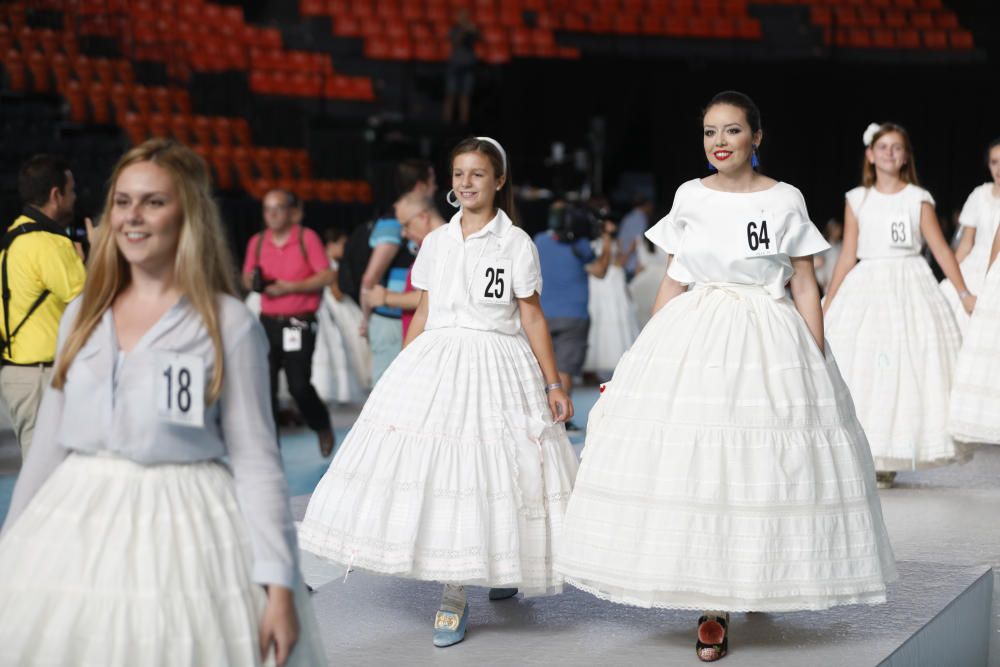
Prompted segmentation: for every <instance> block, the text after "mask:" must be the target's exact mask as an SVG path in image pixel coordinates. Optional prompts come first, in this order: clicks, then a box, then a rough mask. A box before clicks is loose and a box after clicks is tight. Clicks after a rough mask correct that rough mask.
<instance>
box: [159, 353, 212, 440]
mask: <svg viewBox="0 0 1000 667" xmlns="http://www.w3.org/2000/svg"><path fill="white" fill-rule="evenodd" d="M153 372H154V374H155V378H154V379H155V380H156V415H157V417H159V419H160V421H164V422H170V423H171V424H179V425H181V426H195V427H199V426H204V424H205V363H204V361H202V358H201V357H199V356H198V355H196V354H181V353H179V352H157V353H156V355H155V363H154V365H153Z"/></svg>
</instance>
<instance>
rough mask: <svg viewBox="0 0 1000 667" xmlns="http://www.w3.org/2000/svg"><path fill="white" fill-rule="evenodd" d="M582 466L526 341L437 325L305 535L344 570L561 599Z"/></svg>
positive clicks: (405, 355) (333, 467)
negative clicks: (555, 561) (561, 557)
mask: <svg viewBox="0 0 1000 667" xmlns="http://www.w3.org/2000/svg"><path fill="white" fill-rule="evenodd" d="M577 465H578V463H577V459H576V455H575V453H574V452H573V449H572V447H571V445H570V443H569V440H568V438H567V437H566V432H565V429H564V428H563V426H562V425H561V424H553V423H552V419H551V414H550V412H549V408H548V404H547V401H546V398H545V394H544V391H543V381H542V375H541V371H540V370H539V368H538V362H537V361H536V360H535V357H534V355H533V354H532V352H531V349H530V347H529V346H528V343H527V341H526V340H525V338H524V337H523V336H520V335H518V336H506V335H501V334H497V333H493V332H485V331H474V330H470V329H460V328H447V329H432V330H429V331H425V332H423V333H422V334H421V335H420V336H418V337H417V338H416V339H414V341H413V342H412V343H411V344H410V345H408V346H407V347H406V349H404V350H403V351H402V352H401V353H400V354H399V356H397V357H396V359H395V360H394V361H393V362H392V365H391V366H390V367H389V369H388V370H387V371H386V372H385V374H384V375H383V376H382V378H381V379H380V380H379V382H378V383H377V385H376V386H375V389H374V390H373V391H372V393H371V396H370V397H369V399H368V401H367V403H365V406H364V409H363V410H362V412H361V414H360V416H359V417H358V419H357V421H356V422H355V424H354V427H353V428H352V429H351V431H350V433H349V434H348V435H347V438H346V439H345V440H344V442H343V444H342V445H341V447H340V449H339V451H338V452H337V455H336V456H335V457H334V460H333V462H332V463H331V464H330V467H329V469H328V470H327V472H326V474H325V475H324V476H323V479H322V480H320V483H319V485H318V486H317V487H316V490H315V491H314V492H313V495H312V498H311V499H310V501H309V506H308V507H307V509H306V515H305V518H304V519H303V521H302V524H301V525H300V527H299V540H300V542H301V544H302V548H303V550H304V551H308V552H310V553H312V554H315V555H316V556H319V557H321V558H323V559H326V560H328V561H332V562H334V563H336V564H339V565H342V566H347V567H354V568H362V569H365V570H369V571H372V572H377V573H382V574H391V575H396V576H400V577H409V578H414V579H424V580H435V581H442V582H447V583H455V584H470V585H481V586H516V587H519V588H521V589H522V590H523V591H524V592H525V594H527V595H543V594H550V593H556V592H559V591H560V590H561V587H562V580H561V578H559V577H558V576H557V575H555V574H554V572H553V570H552V553H553V548H554V546H555V542H556V540H557V539H558V536H559V534H560V532H561V528H562V520H563V514H564V511H565V506H566V503H567V502H568V500H569V494H570V491H571V489H572V486H573V479H574V477H575V476H576V469H577Z"/></svg>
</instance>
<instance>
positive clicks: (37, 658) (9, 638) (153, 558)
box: [0, 454, 327, 667]
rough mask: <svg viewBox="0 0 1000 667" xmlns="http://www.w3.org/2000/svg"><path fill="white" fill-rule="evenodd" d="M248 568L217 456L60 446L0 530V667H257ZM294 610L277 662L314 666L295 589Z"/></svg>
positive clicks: (240, 523) (244, 537)
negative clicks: (60, 456)
mask: <svg viewBox="0 0 1000 667" xmlns="http://www.w3.org/2000/svg"><path fill="white" fill-rule="evenodd" d="M251 569H252V555H251V551H250V543H249V537H248V534H247V531H246V529H245V525H244V520H243V517H242V515H241V514H240V510H239V507H238V505H237V501H236V495H235V491H234V487H233V480H232V475H231V474H230V472H229V471H228V469H227V468H225V467H224V466H223V465H221V464H219V463H215V462H205V463H192V464H170V465H155V466H143V465H139V464H137V463H133V462H131V461H128V460H126V459H122V458H118V457H113V456H86V455H82V454H70V455H69V457H67V458H66V460H65V461H63V463H62V464H60V466H59V467H58V468H57V469H56V470H55V472H53V474H52V476H51V477H50V478H49V479H48V481H46V482H45V484H44V485H43V486H42V488H41V489H40V490H39V491H38V493H37V495H36V496H35V497H34V498H33V499H32V500H31V503H29V505H28V507H27V508H26V510H25V511H24V513H23V514H22V515H21V516H20V517H19V518H18V519H17V521H16V522H15V523H14V524H13V525H12V526H10V527H9V528H8V530H7V532H6V533H5V534H4V537H3V539H2V540H0V600H2V603H0V664H3V665H76V666H92V667H109V666H115V665H120V666H122V667H132V666H134V665H142V666H143V667H147V666H149V667H155V666H157V665H162V666H168V665H171V666H173V665H176V666H188V665H233V666H237V665H238V666H243V665H260V664H261V659H260V649H259V648H258V647H259V640H258V628H259V625H260V618H261V614H262V613H263V610H264V606H265V603H266V599H265V594H264V590H263V588H262V587H261V586H260V585H258V584H256V583H254V582H253V581H252V580H251ZM296 608H297V611H298V614H299V626H300V628H301V631H300V637H299V640H298V643H297V644H296V647H295V650H294V651H293V654H292V657H291V659H290V660H289V663H288V664H294V665H326V664H327V659H326V655H325V653H324V651H323V646H322V644H321V643H320V641H319V633H318V629H317V624H316V618H315V615H314V613H313V610H312V607H311V605H310V603H309V599H308V595H307V594H306V593H305V588H304V587H303V586H301V585H300V586H299V587H298V590H296ZM264 664H273V660H269V661H267V662H266V663H264Z"/></svg>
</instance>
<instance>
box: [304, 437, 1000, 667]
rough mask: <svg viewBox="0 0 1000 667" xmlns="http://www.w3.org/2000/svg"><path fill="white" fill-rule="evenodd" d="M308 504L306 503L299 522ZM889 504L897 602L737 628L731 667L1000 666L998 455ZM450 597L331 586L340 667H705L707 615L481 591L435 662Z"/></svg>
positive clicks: (903, 486) (905, 479) (910, 477)
mask: <svg viewBox="0 0 1000 667" xmlns="http://www.w3.org/2000/svg"><path fill="white" fill-rule="evenodd" d="M306 500H307V498H306V497H299V498H296V499H295V500H294V503H293V507H294V509H295V512H296V515H297V516H301V514H302V513H303V511H304V507H305V502H306ZM882 503H883V508H884V511H885V515H886V522H887V524H888V528H889V533H890V537H891V538H892V542H893V547H894V549H895V553H896V557H897V559H898V561H899V570H900V575H901V576H900V580H899V582H897V583H896V584H895V585H894V586H893V587H892V589H891V591H890V601H889V603H888V604H886V605H883V606H878V607H844V608H839V609H834V610H830V611H826V612H802V613H789V614H737V615H734V617H733V620H732V625H731V630H730V638H731V639H730V641H731V649H730V654H729V656H728V657H727V658H725V660H724V661H723V662H722V663H721V664H723V665H729V666H730V667H736V666H741V667H743V666H746V667H751V666H754V667H755V666H765V667H785V666H792V665H795V666H797V667H798V666H802V665H808V666H809V667H839V666H843V667H866V666H872V667H874V666H879V667H951V666H954V667H980V666H986V665H1000V641H998V638H1000V637H998V632H997V619H998V615H1000V605H997V604H996V603H995V602H994V598H995V597H997V596H995V595H994V576H995V575H994V572H993V568H994V567H995V566H1000V448H985V449H981V450H980V451H979V452H977V454H976V458H975V459H974V460H973V461H972V462H971V463H969V464H967V465H965V466H955V467H950V468H947V469H942V470H936V471H924V472H919V473H901V474H900V476H899V484H898V486H897V488H894V489H891V490H889V491H883V492H882ZM998 569H1000V567H998ZM439 598H440V586H439V585H438V584H434V583H427V582H414V581H406V580H401V579H393V578H389V577H379V576H374V575H370V574H366V573H363V572H354V573H352V574H351V575H350V577H349V578H348V580H347V582H346V583H343V582H342V581H341V580H337V581H333V582H331V583H329V584H327V585H325V586H323V587H321V588H320V589H319V590H318V591H317V593H316V594H315V595H314V597H313V600H314V604H315V608H316V611H317V615H318V617H319V620H320V625H321V627H322V629H323V634H324V642H325V644H326V648H327V652H328V655H329V656H330V664H331V665H407V666H409V665H483V666H487V665H489V666H492V665H543V664H545V665H581V666H583V665H609V666H618V665H629V666H631V665H696V664H701V663H700V662H699V661H698V659H697V657H696V656H695V653H694V623H695V621H696V614H693V613H691V612H674V611H663V610H642V609H633V608H627V607H622V606H619V605H613V604H610V603H606V602H602V601H600V600H597V599H595V598H593V597H592V596H589V595H587V594H585V593H581V592H580V591H577V590H575V589H568V590H567V592H566V593H565V594H563V595H560V596H555V597H551V598H541V599H533V600H524V599H522V598H521V597H520V596H518V597H517V598H515V599H514V600H508V601H503V602H493V603H491V602H489V600H487V598H486V591H485V590H483V589H474V590H472V591H471V592H470V606H471V617H470V622H469V630H468V635H467V636H466V640H465V641H464V642H463V643H461V644H459V645H456V646H453V647H450V648H447V649H436V648H435V647H434V646H433V645H432V644H431V623H432V621H433V616H434V612H435V611H436V609H437V603H438V600H439ZM991 645H992V646H991ZM991 649H992V653H991Z"/></svg>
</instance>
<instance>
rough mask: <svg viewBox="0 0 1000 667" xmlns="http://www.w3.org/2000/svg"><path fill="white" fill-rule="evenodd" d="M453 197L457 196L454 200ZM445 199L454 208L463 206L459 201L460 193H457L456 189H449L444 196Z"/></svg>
mask: <svg viewBox="0 0 1000 667" xmlns="http://www.w3.org/2000/svg"><path fill="white" fill-rule="evenodd" d="M452 197H454V198H455V200H454V201H452ZM444 200H445V201H446V202H448V203H449V204H451V206H452V208H462V205H461V204H460V203H459V202H458V195H456V194H455V190H454V189H451V190H448V194H446V195H445V196H444Z"/></svg>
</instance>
